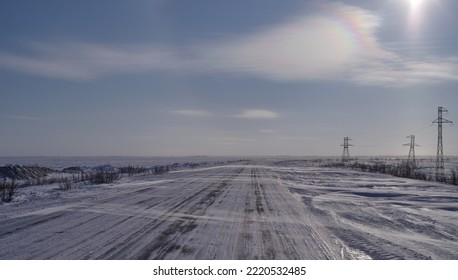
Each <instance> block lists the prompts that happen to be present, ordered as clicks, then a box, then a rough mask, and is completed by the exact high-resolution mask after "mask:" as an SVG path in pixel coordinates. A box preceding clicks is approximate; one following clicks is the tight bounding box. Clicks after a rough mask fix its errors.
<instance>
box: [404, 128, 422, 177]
mask: <svg viewBox="0 0 458 280" xmlns="http://www.w3.org/2000/svg"><path fill="white" fill-rule="evenodd" d="M407 138H410V143H407V144H404V145H403V146H410V150H409V157H408V158H407V165H408V166H409V167H410V168H411V170H414V169H415V168H417V163H416V161H415V146H417V147H418V145H417V144H415V135H410V136H407Z"/></svg>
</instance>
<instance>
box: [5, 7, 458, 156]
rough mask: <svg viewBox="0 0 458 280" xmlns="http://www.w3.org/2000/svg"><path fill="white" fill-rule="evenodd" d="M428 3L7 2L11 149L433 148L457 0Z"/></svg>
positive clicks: (454, 60) (451, 73) (453, 95)
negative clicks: (348, 143)
mask: <svg viewBox="0 0 458 280" xmlns="http://www.w3.org/2000/svg"><path fill="white" fill-rule="evenodd" d="M417 2H419V4H413V2H411V1H409V0H383V1H382V0H380V1H377V0H373V1H353V0H352V1H350V0H348V1H318V0H317V1H299V0H297V1H295V0H291V1H270V0H258V1H254V0H237V1H213V0H206V1H203V0H196V1H184V0H182V1H173V0H167V1H166V0H156V1H154V0H138V1H113V0H103V1H102V0H96V1H88V0H87V1H61V0H54V1H50V0H41V1H32V0H30V1H27V0H22V1H14V0H0V34H2V39H1V40H0V99H1V103H0V104H1V109H0V129H1V131H2V133H1V136H0V142H1V145H0V156H105V155H134V156H155V155H157V156H168V155H171V156H181V155H240V156H249V155H297V156H301V155H340V154H341V152H342V151H341V147H340V146H339V145H340V144H341V143H342V142H343V138H344V137H345V136H349V137H350V138H352V139H354V140H353V141H352V143H353V144H354V145H355V146H354V147H351V150H350V153H351V154H352V155H404V154H407V153H408V148H407V147H403V146H402V144H404V143H408V142H409V139H407V138H405V137H406V136H408V135H410V134H416V135H417V137H416V139H417V142H418V143H419V144H420V145H421V146H420V147H418V148H417V154H419V155H434V154H435V152H436V151H435V149H436V143H435V141H436V139H437V127H436V126H433V125H431V123H432V121H433V120H434V119H435V118H436V117H437V107H438V106H444V107H446V108H447V109H448V110H449V114H448V115H446V118H448V119H450V120H452V121H455V122H458V16H457V15H458V1H453V0H423V1H417ZM444 146H445V153H446V154H447V155H458V131H457V126H449V125H446V126H444Z"/></svg>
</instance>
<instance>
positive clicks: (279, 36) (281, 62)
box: [0, 3, 458, 115]
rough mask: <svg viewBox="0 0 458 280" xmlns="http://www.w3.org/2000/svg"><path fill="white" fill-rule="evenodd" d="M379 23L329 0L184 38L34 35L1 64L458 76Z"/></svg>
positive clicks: (306, 76)
mask: <svg viewBox="0 0 458 280" xmlns="http://www.w3.org/2000/svg"><path fill="white" fill-rule="evenodd" d="M381 24H382V21H381V19H380V17H378V16H377V15H376V14H374V13H372V12H370V11H368V10H365V9H362V8H358V7H355V6H349V5H345V4H342V3H332V4H331V3H330V4H325V5H322V6H321V7H320V8H317V9H315V10H314V11H313V12H307V13H304V14H303V15H301V16H300V17H299V16H298V17H293V18H290V19H288V20H286V21H284V22H283V23H279V24H276V25H272V26H268V27H265V28H264V29H262V30H257V31H255V32H251V33H246V34H243V35H237V36H232V37H229V38H223V39H220V40H213V41H205V42H200V43H197V44H190V45H183V46H166V45H151V44H150V45H148V44H145V45H130V46H110V45H102V44H90V43H81V42H76V43H68V42H67V43H61V44H46V43H33V44H31V45H30V48H31V50H32V51H33V52H32V53H33V54H28V55H24V54H17V53H9V52H4V51H3V52H2V51H0V67H2V68H6V69H10V70H15V71H19V72H24V73H29V74H32V75H38V76H44V77H52V78H62V79H70V80H85V79H95V78H98V77H101V76H106V75H113V74H126V73H142V72H148V71H170V72H188V73H192V74H195V73H212V72H215V71H219V72H225V73H233V74H237V75H251V76H256V77H260V78H263V79H270V80H278V81H307V80H340V81H348V82H351V83H356V84H363V85H367V84H370V85H380V86H406V85H412V84H424V83H434V82H443V81H450V80H453V81H457V80H458V75H456V73H458V57H438V56H431V57H427V56H423V58H421V59H416V58H412V57H408V56H405V55H402V54H401V53H400V52H397V51H396V49H393V48H386V47H384V46H383V44H382V43H380V42H379V40H378V38H377V36H376V32H377V30H378V28H379V27H380V26H381ZM184 114H186V113H184ZM191 115H192V113H191Z"/></svg>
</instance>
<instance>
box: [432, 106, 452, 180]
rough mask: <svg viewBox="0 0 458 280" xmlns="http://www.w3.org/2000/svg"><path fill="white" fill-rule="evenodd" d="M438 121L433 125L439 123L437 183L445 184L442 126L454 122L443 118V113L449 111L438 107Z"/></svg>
mask: <svg viewBox="0 0 458 280" xmlns="http://www.w3.org/2000/svg"><path fill="white" fill-rule="evenodd" d="M437 111H438V112H437V119H436V120H435V121H433V123H437V155H436V181H438V182H444V181H445V174H444V145H443V143H442V124H443V123H453V122H452V121H449V120H446V119H444V118H442V114H443V113H447V112H448V111H447V110H446V109H445V108H443V107H438V110H437Z"/></svg>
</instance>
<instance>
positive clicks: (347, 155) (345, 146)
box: [340, 137, 353, 162]
mask: <svg viewBox="0 0 458 280" xmlns="http://www.w3.org/2000/svg"><path fill="white" fill-rule="evenodd" d="M350 140H351V139H350V138H349V137H344V143H343V144H342V145H340V146H343V153H342V162H346V161H349V160H350V151H349V150H348V147H349V146H353V145H352V144H349V143H348V141H350Z"/></svg>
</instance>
